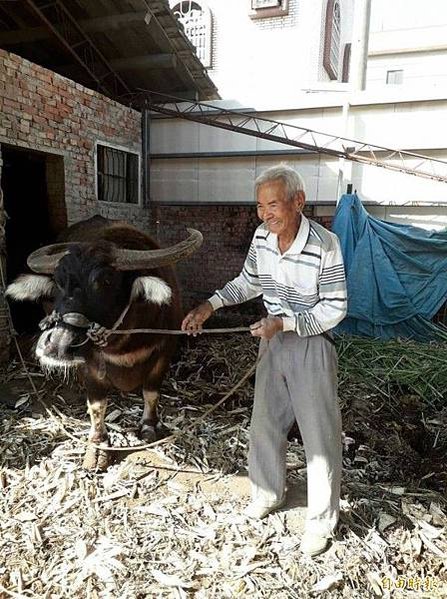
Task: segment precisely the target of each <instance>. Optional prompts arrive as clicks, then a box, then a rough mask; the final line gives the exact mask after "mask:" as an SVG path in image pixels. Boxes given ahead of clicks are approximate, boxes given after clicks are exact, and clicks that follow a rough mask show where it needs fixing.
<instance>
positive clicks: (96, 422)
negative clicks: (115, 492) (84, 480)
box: [83, 398, 110, 471]
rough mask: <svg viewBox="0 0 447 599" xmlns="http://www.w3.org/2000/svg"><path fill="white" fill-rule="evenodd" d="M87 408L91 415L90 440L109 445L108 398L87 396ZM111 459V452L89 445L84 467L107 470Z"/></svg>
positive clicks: (96, 443)
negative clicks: (107, 426) (105, 419)
mask: <svg viewBox="0 0 447 599" xmlns="http://www.w3.org/2000/svg"><path fill="white" fill-rule="evenodd" d="M87 408H88V413H89V415H90V423H91V428H90V433H89V437H88V440H89V442H90V443H94V444H95V445H108V436H107V431H106V426H105V422H104V417H105V414H106V409H107V399H104V398H101V399H98V398H95V399H90V398H87ZM109 461H110V452H108V451H106V450H101V449H96V448H95V447H88V448H87V451H86V452H85V456H84V463H83V467H84V468H86V469H87V470H99V471H103V470H106V468H107V466H108V465H109Z"/></svg>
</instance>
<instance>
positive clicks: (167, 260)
mask: <svg viewBox="0 0 447 599" xmlns="http://www.w3.org/2000/svg"><path fill="white" fill-rule="evenodd" d="M187 231H188V233H189V237H188V239H185V240H184V241H181V242H180V243H176V244H175V245H172V246H171V247H168V248H163V249H161V250H117V252H116V255H115V260H114V266H115V267H116V268H117V269H118V270H144V269H151V268H159V267H161V266H167V265H169V264H174V262H178V261H179V260H182V259H183V258H187V257H188V256H190V255H191V254H192V253H193V252H195V251H196V250H197V249H198V248H199V247H200V246H201V245H202V241H203V236H202V233H200V231H196V230H195V229H187Z"/></svg>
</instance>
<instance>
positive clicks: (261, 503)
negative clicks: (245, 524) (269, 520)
mask: <svg viewBox="0 0 447 599" xmlns="http://www.w3.org/2000/svg"><path fill="white" fill-rule="evenodd" d="M285 502H286V496H285V495H283V496H282V497H281V499H278V500H277V501H272V502H269V503H266V501H265V499H264V500H263V499H257V500H256V501H252V502H251V503H249V504H248V505H247V507H246V508H245V510H244V515H245V516H247V518H254V519H255V520H262V518H265V517H266V516H268V515H269V514H270V513H271V512H274V511H276V510H279V508H281V507H282V506H283V505H284V504H285Z"/></svg>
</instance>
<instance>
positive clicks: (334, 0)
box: [323, 0, 341, 81]
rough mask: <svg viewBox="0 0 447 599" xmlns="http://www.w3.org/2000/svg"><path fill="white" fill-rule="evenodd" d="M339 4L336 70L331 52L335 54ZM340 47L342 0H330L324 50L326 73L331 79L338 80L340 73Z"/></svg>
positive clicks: (327, 7)
mask: <svg viewBox="0 0 447 599" xmlns="http://www.w3.org/2000/svg"><path fill="white" fill-rule="evenodd" d="M337 6H338V10H339V14H340V20H339V31H338V36H339V37H338V57H337V70H336V71H335V70H334V67H333V64H332V61H331V54H333V44H332V41H333V31H334V16H335V8H336V7H337ZM340 48H341V5H340V0H328V2H327V5H326V19H325V24H324V50H323V67H324V70H325V71H326V73H327V74H328V75H329V78H330V79H331V81H338V76H339V73H340Z"/></svg>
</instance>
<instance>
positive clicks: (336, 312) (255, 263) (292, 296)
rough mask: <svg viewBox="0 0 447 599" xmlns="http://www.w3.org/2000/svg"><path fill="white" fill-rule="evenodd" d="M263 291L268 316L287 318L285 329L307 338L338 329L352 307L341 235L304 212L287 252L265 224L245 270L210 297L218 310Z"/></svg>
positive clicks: (259, 232) (254, 238)
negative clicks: (337, 234) (308, 216)
mask: <svg viewBox="0 0 447 599" xmlns="http://www.w3.org/2000/svg"><path fill="white" fill-rule="evenodd" d="M260 295H262V298H263V302H264V305H265V308H266V310H267V312H268V314H269V315H271V316H279V317H281V318H282V319H283V330H284V331H296V333H297V334H298V335H300V336H302V337H307V336H310V335H319V334H321V333H323V332H324V331H328V330H330V329H332V328H333V327H335V326H336V325H337V324H338V323H339V322H340V321H341V320H343V318H344V317H345V315H346V309H347V295H346V279H345V271H344V266H343V256H342V253H341V249H340V242H339V240H338V237H337V236H336V235H335V234H334V233H331V232H330V231H328V230H327V229H325V228H324V227H322V226H321V225H319V224H318V223H316V222H314V221H311V220H309V219H307V218H306V217H305V216H304V215H302V217H301V223H300V228H299V230H298V233H297V236H296V237H295V240H294V241H293V243H292V245H291V246H290V248H289V249H288V250H287V251H286V252H284V254H281V252H280V251H279V248H278V238H277V235H276V234H274V233H270V232H269V230H268V229H267V227H266V225H264V224H262V225H260V226H259V227H258V228H257V229H256V231H255V234H254V237H253V240H252V242H251V245H250V249H249V251H248V255H247V258H246V260H245V263H244V266H243V269H242V272H241V274H240V275H239V276H238V277H236V278H235V279H233V280H232V281H229V282H228V283H227V284H226V285H225V287H223V288H222V289H220V290H218V291H216V292H215V294H214V295H213V296H212V297H211V298H210V299H209V300H208V301H209V302H210V303H211V305H212V307H213V309H214V310H217V309H218V308H221V307H222V306H232V305H235V304H241V303H243V302H246V301H247V300H249V299H253V298H255V297H258V296H260Z"/></svg>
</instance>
